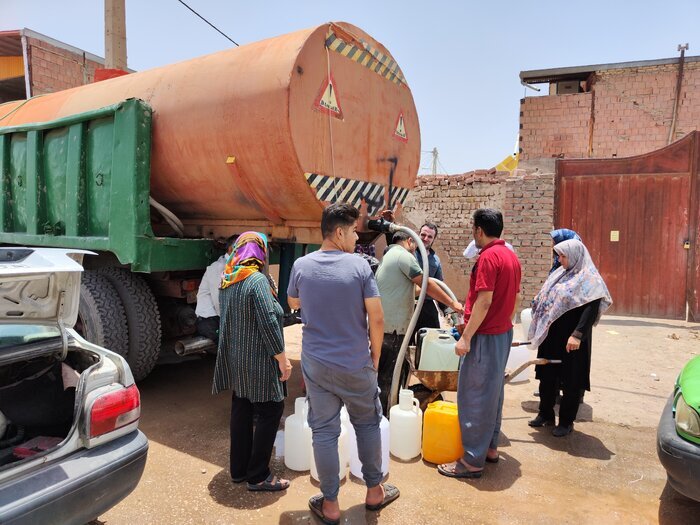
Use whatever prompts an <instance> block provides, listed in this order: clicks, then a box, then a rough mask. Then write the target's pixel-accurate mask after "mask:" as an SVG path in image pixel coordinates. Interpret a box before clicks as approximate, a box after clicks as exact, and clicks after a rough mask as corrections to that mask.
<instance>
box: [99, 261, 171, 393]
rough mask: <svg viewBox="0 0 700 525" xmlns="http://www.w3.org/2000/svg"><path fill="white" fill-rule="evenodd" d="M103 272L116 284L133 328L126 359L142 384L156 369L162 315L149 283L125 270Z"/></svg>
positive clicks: (112, 269) (127, 317) (127, 319)
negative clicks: (154, 368)
mask: <svg viewBox="0 0 700 525" xmlns="http://www.w3.org/2000/svg"><path fill="white" fill-rule="evenodd" d="M100 273H101V274H102V275H104V276H105V277H106V278H107V279H108V280H109V282H111V283H112V285H113V286H114V288H115V289H116V290H117V293H118V294H119V297H120V298H121V300H122V303H123V304H124V310H125V311H126V321H127V325H128V327H129V351H128V353H127V355H126V360H127V362H128V363H129V366H130V367H131V372H132V373H133V374H134V379H136V381H140V380H142V379H144V378H145V377H146V376H147V375H148V374H150V373H151V370H153V367H154V366H156V361H157V360H158V354H159V353H160V342H161V332H160V313H159V311H158V304H157V303H156V298H155V296H154V295H153V292H152V291H151V289H150V288H149V287H148V284H147V283H146V281H145V280H144V279H143V278H141V277H139V276H138V275H136V274H134V273H131V272H130V271H129V270H126V269H124V268H102V269H100Z"/></svg>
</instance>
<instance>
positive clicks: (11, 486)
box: [0, 430, 148, 525]
mask: <svg viewBox="0 0 700 525" xmlns="http://www.w3.org/2000/svg"><path fill="white" fill-rule="evenodd" d="M147 454H148V440H147V439H146V436H145V435H144V434H143V433H142V432H140V431H138V430H137V431H135V432H131V433H130V434H128V435H126V436H123V437H121V438H118V439H115V440H114V441H110V442H108V443H105V444H103V445H100V446H99V447H96V448H94V449H90V450H88V449H81V450H79V451H77V452H76V453H75V454H71V455H70V456H68V457H66V458H63V459H61V460H59V461H57V462H55V463H53V464H51V465H48V466H44V467H41V468H39V469H37V470H34V471H32V472H28V473H27V474H26V475H24V476H21V477H19V478H15V479H11V480H8V481H7V482H6V483H4V484H2V485H0V523H3V524H5V525H10V524H12V525H20V524H22V525H23V524H30V523H31V524H32V525H38V524H43V523H47V524H48V523H62V524H77V525H82V524H84V523H87V522H89V521H91V520H93V519H95V518H97V517H98V516H99V515H100V514H102V513H104V512H106V511H107V510H108V509H110V508H112V507H113V506H114V505H116V504H117V503H119V502H120V501H121V500H122V499H124V498H125V497H126V496H127V495H128V494H129V493H130V492H131V491H132V490H134V488H136V485H137V484H138V482H139V480H140V479H141V474H143V469H144V467H145V465H146V456H147Z"/></svg>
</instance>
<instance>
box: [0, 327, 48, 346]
mask: <svg viewBox="0 0 700 525" xmlns="http://www.w3.org/2000/svg"><path fill="white" fill-rule="evenodd" d="M60 336H61V331H60V330H59V329H58V327H57V326H42V325H31V324H5V325H0V349H2V348H8V347H11V346H17V345H23V344H26V343H35V342H37V341H43V340H45V339H53V338H54V337H60Z"/></svg>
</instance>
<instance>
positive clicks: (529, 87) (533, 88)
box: [520, 80, 542, 93]
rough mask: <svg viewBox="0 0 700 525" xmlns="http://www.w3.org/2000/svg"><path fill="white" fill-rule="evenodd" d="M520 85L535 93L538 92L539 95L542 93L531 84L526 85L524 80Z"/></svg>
mask: <svg viewBox="0 0 700 525" xmlns="http://www.w3.org/2000/svg"><path fill="white" fill-rule="evenodd" d="M520 83H521V84H522V85H523V86H525V87H526V88H528V89H531V90H533V91H537V92H538V93H539V92H540V91H542V90H541V89H540V88H538V87H535V86H531V85H530V84H528V83H526V82H525V81H524V80H521V81H520Z"/></svg>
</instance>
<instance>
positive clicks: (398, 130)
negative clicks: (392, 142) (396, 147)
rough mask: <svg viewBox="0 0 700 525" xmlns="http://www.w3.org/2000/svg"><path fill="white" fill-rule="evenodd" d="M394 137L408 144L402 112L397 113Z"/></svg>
mask: <svg viewBox="0 0 700 525" xmlns="http://www.w3.org/2000/svg"><path fill="white" fill-rule="evenodd" d="M394 136H395V137H396V138H397V139H399V140H400V141H401V142H408V135H407V134H406V122H405V121H404V118H403V111H400V112H399V118H397V119H396V127H395V129H394Z"/></svg>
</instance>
